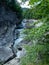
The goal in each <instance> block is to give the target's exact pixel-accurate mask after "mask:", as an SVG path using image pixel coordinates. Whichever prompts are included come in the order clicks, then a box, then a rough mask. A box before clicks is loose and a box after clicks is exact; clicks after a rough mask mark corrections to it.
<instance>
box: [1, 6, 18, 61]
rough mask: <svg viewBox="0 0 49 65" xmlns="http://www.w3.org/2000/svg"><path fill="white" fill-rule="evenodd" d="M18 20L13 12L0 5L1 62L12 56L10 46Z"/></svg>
mask: <svg viewBox="0 0 49 65" xmlns="http://www.w3.org/2000/svg"><path fill="white" fill-rule="evenodd" d="M18 22H19V20H18V18H17V15H16V13H15V12H13V11H12V10H11V9H8V10H6V9H5V7H4V6H2V5H0V60H1V61H3V62H4V61H6V60H8V59H9V58H10V57H11V56H13V51H12V50H13V49H12V48H10V47H11V46H12V45H13V42H14V40H15V39H16V37H17V36H16V33H17V31H16V32H15V28H16V23H18Z"/></svg>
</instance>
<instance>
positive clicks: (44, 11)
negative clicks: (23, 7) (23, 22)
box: [24, 0, 49, 19]
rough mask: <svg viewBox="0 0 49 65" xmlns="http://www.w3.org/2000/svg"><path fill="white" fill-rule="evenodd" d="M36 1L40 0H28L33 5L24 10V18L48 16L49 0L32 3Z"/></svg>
mask: <svg viewBox="0 0 49 65" xmlns="http://www.w3.org/2000/svg"><path fill="white" fill-rule="evenodd" d="M38 1H40V0H30V2H31V3H32V5H33V6H34V7H32V8H31V9H30V10H27V11H26V12H25V14H24V15H26V16H25V18H28V19H29V18H35V19H41V18H45V17H46V16H49V1H48V0H42V1H41V2H40V3H39V4H37V5H35V4H33V3H34V2H38ZM31 3H30V4H31ZM30 12H31V13H30Z"/></svg>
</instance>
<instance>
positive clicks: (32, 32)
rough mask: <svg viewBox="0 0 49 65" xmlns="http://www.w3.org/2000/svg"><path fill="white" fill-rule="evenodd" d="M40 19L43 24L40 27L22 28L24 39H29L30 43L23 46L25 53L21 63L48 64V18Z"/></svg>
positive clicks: (32, 64)
mask: <svg viewBox="0 0 49 65" xmlns="http://www.w3.org/2000/svg"><path fill="white" fill-rule="evenodd" d="M41 21H42V22H43V24H42V25H41V26H40V27H34V28H31V29H25V30H24V34H26V36H25V39H26V41H27V40H29V41H31V42H32V44H31V45H26V46H24V47H25V48H26V50H27V54H26V56H24V57H23V58H22V60H21V62H22V63H21V65H49V34H48V31H49V25H48V22H49V20H48V19H47V18H43V19H42V20H40V22H41ZM38 23H39V22H38ZM38 23H34V25H36V24H38ZM36 40H37V42H36ZM33 41H35V43H34V42H33Z"/></svg>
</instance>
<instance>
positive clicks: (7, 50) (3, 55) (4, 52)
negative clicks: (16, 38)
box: [0, 47, 13, 61]
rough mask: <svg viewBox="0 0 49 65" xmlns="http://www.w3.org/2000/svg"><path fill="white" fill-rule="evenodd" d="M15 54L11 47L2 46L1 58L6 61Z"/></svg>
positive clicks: (0, 48)
mask: <svg viewBox="0 0 49 65" xmlns="http://www.w3.org/2000/svg"><path fill="white" fill-rule="evenodd" d="M12 56H13V53H12V50H11V49H10V48H9V47H0V60H1V61H6V60H8V59H9V58H10V57H12Z"/></svg>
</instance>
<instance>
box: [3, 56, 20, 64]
mask: <svg viewBox="0 0 49 65" xmlns="http://www.w3.org/2000/svg"><path fill="white" fill-rule="evenodd" d="M4 65H19V62H18V59H17V58H16V57H15V58H14V59H13V60H11V61H9V62H7V63H6V64H4Z"/></svg>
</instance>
